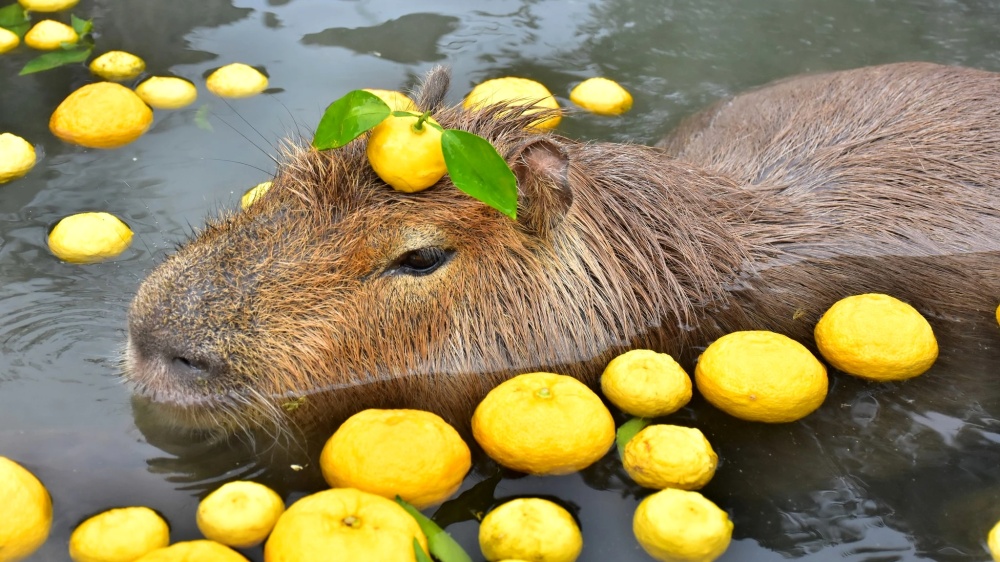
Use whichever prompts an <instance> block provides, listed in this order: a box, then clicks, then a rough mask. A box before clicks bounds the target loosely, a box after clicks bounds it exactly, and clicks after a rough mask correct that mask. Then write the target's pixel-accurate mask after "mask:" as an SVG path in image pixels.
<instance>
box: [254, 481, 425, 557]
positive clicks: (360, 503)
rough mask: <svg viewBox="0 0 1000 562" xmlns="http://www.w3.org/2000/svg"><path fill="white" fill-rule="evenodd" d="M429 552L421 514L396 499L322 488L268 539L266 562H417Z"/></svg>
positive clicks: (303, 501) (289, 514)
mask: <svg viewBox="0 0 1000 562" xmlns="http://www.w3.org/2000/svg"><path fill="white" fill-rule="evenodd" d="M414 539H416V540H417V542H418V543H419V544H420V547H421V548H422V549H423V550H424V552H427V539H426V537H424V533H423V532H422V531H421V530H420V526H419V525H418V524H417V520H416V519H414V518H413V517H411V516H410V514H409V513H407V512H406V510H404V509H403V508H402V507H401V506H400V505H399V504H398V503H396V502H394V501H392V500H388V499H386V498H383V497H382V496H376V495H375V494H369V493H367V492H362V491H360V490H355V489H353V488H336V489H333V490H324V491H322V492H317V493H315V494H312V495H309V496H306V497H304V498H302V499H300V500H299V501H297V502H295V503H293V504H292V505H291V506H290V507H289V508H288V509H287V510H285V513H284V514H282V516H281V517H280V518H279V519H278V524H277V525H275V526H274V531H272V532H271V536H270V538H268V539H267V543H265V545H264V561H265V562H311V561H313V560H334V559H336V560H379V561H380V562H413V561H414V560H415V559H416V556H415V553H414V551H413V540H414Z"/></svg>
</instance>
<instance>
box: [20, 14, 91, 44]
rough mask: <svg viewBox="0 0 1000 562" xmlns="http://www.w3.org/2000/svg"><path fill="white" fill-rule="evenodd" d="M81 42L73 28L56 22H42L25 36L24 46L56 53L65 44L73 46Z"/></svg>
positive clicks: (32, 27)
mask: <svg viewBox="0 0 1000 562" xmlns="http://www.w3.org/2000/svg"><path fill="white" fill-rule="evenodd" d="M79 40H80V36H79V35H77V34H76V31H74V30H73V28H72V27H70V26H68V25H66V24H65V23H62V22H58V21H55V20H42V21H40V22H38V23H36V24H35V25H33V26H31V29H29V30H28V32H27V33H25V34H24V44H25V45H27V46H29V47H31V48H32V49H38V50H39V51H54V50H56V49H58V48H60V47H62V45H63V43H68V44H71V45H72V44H75V43H76V42H77V41H79Z"/></svg>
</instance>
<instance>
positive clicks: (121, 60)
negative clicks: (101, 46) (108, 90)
mask: <svg viewBox="0 0 1000 562" xmlns="http://www.w3.org/2000/svg"><path fill="white" fill-rule="evenodd" d="M143 70H146V62H145V61H144V60H142V59H141V58H139V57H137V56H135V55H133V54H132V53H128V52H125V51H108V52H106V53H104V54H103V55H101V56H99V57H97V58H95V59H94V60H92V61H90V71H91V72H93V73H94V74H96V75H97V76H100V77H101V78H104V79H105V80H116V81H123V80H131V79H133V78H135V77H136V76H139V75H140V74H142V71H143Z"/></svg>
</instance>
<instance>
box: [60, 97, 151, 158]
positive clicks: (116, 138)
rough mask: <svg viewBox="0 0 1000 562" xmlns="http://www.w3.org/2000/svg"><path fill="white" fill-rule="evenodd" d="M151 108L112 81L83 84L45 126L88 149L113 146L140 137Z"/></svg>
mask: <svg viewBox="0 0 1000 562" xmlns="http://www.w3.org/2000/svg"><path fill="white" fill-rule="evenodd" d="M152 122H153V111H152V110H151V109H149V106H147V105H146V104H145V102H143V101H142V99H141V98H140V97H139V96H137V95H136V94H135V92H133V91H132V90H130V89H128V88H126V87H125V86H122V85H121V84H115V83H114V82H97V83H96V84H87V85H86V86H83V87H81V88H80V89H78V90H76V91H75V92H73V93H72V94H70V95H69V96H67V97H66V99H64V100H63V101H62V103H60V104H59V106H58V107H56V110H55V111H53V112H52V117H50V118H49V129H50V130H51V131H52V134H54V135H55V136H57V137H59V138H60V139H62V140H64V141H66V142H71V143H74V144H79V145H81V146H86V147H89V148H117V147H119V146H124V145H126V144H128V143H130V142H132V141H134V140H135V139H137V138H139V137H140V136H142V134H143V133H145V132H146V129H149V126H150V124H152Z"/></svg>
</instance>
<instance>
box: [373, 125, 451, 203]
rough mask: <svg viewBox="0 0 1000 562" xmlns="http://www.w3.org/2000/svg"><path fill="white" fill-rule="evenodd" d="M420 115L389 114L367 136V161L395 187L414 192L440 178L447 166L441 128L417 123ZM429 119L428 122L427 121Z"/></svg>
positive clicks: (384, 179) (379, 175)
mask: <svg viewBox="0 0 1000 562" xmlns="http://www.w3.org/2000/svg"><path fill="white" fill-rule="evenodd" d="M419 119H420V118H419V117H417V116H416V115H407V116H403V117H397V116H395V115H390V116H389V117H386V118H385V120H384V121H382V122H381V123H379V124H378V125H376V126H375V128H374V129H372V132H371V136H370V137H368V149H367V150H368V162H369V163H370V164H371V166H372V169H374V170H375V173H376V174H378V177H380V178H382V181H384V182H385V183H387V184H389V185H391V186H392V187H393V189H396V190H398V191H404V192H407V193H413V192H416V191H421V190H424V189H427V188H428V187H430V186H432V185H434V184H435V183H437V181H438V180H439V179H441V178H442V177H443V176H444V174H445V172H447V171H448V168H447V167H446V166H445V163H444V153H442V152H441V131H440V130H438V129H437V128H435V127H433V126H432V125H431V124H429V123H433V124H434V125H436V124H437V122H436V121H434V120H433V119H431V118H429V117H428V118H427V119H426V120H425V122H424V123H421V125H420V128H419V129H418V128H417V127H416V125H417V122H418V121H419ZM428 122H429V123H428Z"/></svg>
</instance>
